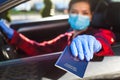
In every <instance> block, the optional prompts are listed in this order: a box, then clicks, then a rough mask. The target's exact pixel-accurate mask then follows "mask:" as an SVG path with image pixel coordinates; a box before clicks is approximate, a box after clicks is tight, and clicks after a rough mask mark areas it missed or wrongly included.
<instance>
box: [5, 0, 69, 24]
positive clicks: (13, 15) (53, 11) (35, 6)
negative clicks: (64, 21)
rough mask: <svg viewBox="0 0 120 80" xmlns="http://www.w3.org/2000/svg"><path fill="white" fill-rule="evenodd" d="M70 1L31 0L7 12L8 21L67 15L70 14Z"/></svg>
mask: <svg viewBox="0 0 120 80" xmlns="http://www.w3.org/2000/svg"><path fill="white" fill-rule="evenodd" d="M69 1H70V0H30V1H28V2H26V3H23V4H20V5H18V6H16V7H14V8H13V9H11V10H9V11H8V12H6V15H7V18H6V19H7V20H8V21H10V22H11V21H21V20H33V19H36V20H37V19H41V18H45V17H50V16H58V15H66V14H67V13H68V12H67V9H68V3H69ZM46 5H47V6H46Z"/></svg>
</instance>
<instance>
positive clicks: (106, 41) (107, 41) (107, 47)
mask: <svg viewBox="0 0 120 80" xmlns="http://www.w3.org/2000/svg"><path fill="white" fill-rule="evenodd" d="M94 36H95V37H96V39H97V40H99V41H100V43H101V44H102V49H101V50H100V51H99V52H98V53H96V54H95V55H96V56H112V55H114V52H113V51H112V48H111V45H112V44H113V43H114V42H115V36H114V34H113V33H112V32H111V31H109V30H106V29H100V30H99V31H98V32H97V33H95V34H94Z"/></svg>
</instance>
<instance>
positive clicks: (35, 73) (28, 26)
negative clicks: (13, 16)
mask: <svg viewBox="0 0 120 80" xmlns="http://www.w3.org/2000/svg"><path fill="white" fill-rule="evenodd" d="M91 1H93V7H95V9H94V16H93V21H92V26H94V27H95V28H101V27H103V28H106V29H111V30H112V31H113V32H114V33H115V35H116V40H117V43H116V44H115V45H113V47H112V48H113V51H114V52H115V54H116V55H120V54H119V52H120V50H119V47H120V46H119V39H120V37H119V36H120V29H119V26H120V23H119V22H120V2H113V1H112V0H91ZM103 9H104V10H103ZM111 15H112V16H111ZM67 20H68V19H67V18H65V19H60V20H59V19H58V20H56V19H55V20H54V19H53V20H46V21H36V22H34V21H31V22H24V23H13V24H11V25H10V27H11V28H13V29H15V30H16V31H18V32H20V33H21V34H23V35H25V36H26V37H28V38H29V39H32V40H35V41H37V42H42V41H45V40H50V39H53V38H55V37H56V36H58V35H59V34H61V33H64V32H66V31H69V28H70V27H69V24H68V21H67ZM1 32H2V31H1ZM1 34H2V33H1ZM36 35H37V36H36ZM0 37H1V36H0ZM2 38H3V36H2ZM2 38H0V41H2V42H3V43H4V41H3V39H2ZM3 43H1V42H0V44H1V45H4V44H3ZM116 45H117V46H116ZM12 52H13V51H12ZM17 53H20V54H21V53H22V54H21V55H22V57H21V55H20V54H19V55H17V57H16V53H15V57H13V58H11V59H10V60H9V59H7V60H4V59H2V60H1V61H2V62H1V63H0V70H1V71H0V79H3V80H8V79H11V80H38V79H39V80H41V78H42V77H46V78H49V79H52V80H57V79H58V78H60V77H61V76H62V75H64V74H65V73H66V71H63V70H61V69H58V68H56V67H55V66H54V64H55V62H56V60H57V59H58V57H59V56H60V54H61V53H62V51H61V52H55V53H49V54H45V55H38V56H33V57H27V56H26V55H24V52H22V51H21V50H18V51H17ZM10 55H11V54H10ZM12 56H13V55H12ZM23 56H25V57H23ZM16 58H17V59H16ZM103 58H104V57H97V58H96V57H95V58H94V59H93V61H102V60H103ZM14 64H15V65H14ZM16 72H18V74H15V73H16ZM10 73H11V74H10ZM58 73H59V74H58Z"/></svg>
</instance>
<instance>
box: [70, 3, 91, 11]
mask: <svg viewBox="0 0 120 80" xmlns="http://www.w3.org/2000/svg"><path fill="white" fill-rule="evenodd" d="M71 9H74V10H90V5H89V3H87V2H78V3H74V4H73V5H72V6H71Z"/></svg>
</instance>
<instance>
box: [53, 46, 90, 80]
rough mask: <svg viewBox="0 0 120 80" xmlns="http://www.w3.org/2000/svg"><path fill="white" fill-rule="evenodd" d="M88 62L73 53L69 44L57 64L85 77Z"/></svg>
mask: <svg viewBox="0 0 120 80" xmlns="http://www.w3.org/2000/svg"><path fill="white" fill-rule="evenodd" d="M87 65H88V62H87V61H85V60H83V61H81V60H79V59H78V58H75V57H73V56H72V55H71V52H70V49H69V46H67V47H66V48H65V50H64V51H63V53H62V54H61V55H60V57H59V58H58V60H57V62H56V63H55V66H56V67H58V68H61V69H63V70H65V71H68V72H71V73H73V74H75V75H77V76H78V77H80V78H83V77H84V74H85V71H86V68H87Z"/></svg>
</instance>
